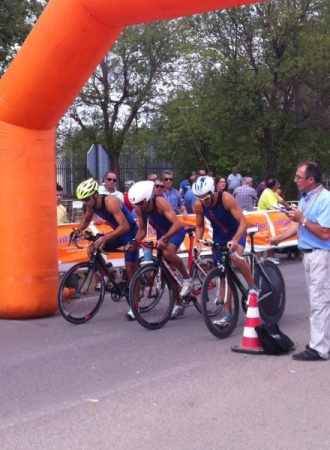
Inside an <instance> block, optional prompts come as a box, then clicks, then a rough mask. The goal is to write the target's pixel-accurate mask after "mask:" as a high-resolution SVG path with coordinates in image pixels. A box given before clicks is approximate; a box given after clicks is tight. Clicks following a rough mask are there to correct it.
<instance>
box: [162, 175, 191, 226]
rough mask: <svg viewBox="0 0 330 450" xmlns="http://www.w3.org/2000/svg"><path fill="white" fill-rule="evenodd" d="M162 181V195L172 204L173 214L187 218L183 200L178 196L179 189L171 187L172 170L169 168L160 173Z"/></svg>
mask: <svg viewBox="0 0 330 450" xmlns="http://www.w3.org/2000/svg"><path fill="white" fill-rule="evenodd" d="M162 177H163V182H164V186H165V187H164V190H163V197H164V198H166V200H167V201H168V202H169V204H170V205H171V206H172V209H173V211H174V212H175V214H179V213H180V212H181V214H182V215H183V217H184V218H185V219H188V213H187V209H186V207H185V205H184V200H183V198H182V197H181V196H180V194H179V191H178V190H177V189H175V188H174V187H173V172H172V171H171V170H164V171H163V173H162Z"/></svg>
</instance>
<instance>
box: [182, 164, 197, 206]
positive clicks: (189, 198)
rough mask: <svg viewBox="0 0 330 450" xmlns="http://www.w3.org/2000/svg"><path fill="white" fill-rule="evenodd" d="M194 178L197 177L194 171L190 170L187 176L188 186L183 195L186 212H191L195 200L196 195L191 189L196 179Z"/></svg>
mask: <svg viewBox="0 0 330 450" xmlns="http://www.w3.org/2000/svg"><path fill="white" fill-rule="evenodd" d="M196 178H197V175H196V172H191V173H190V176H189V178H188V183H189V186H188V189H187V192H186V193H185V195H184V197H183V199H184V204H185V206H186V209H187V213H188V214H192V213H193V212H194V211H193V205H194V203H195V201H196V195H195V194H194V192H193V190H192V185H193V183H194V181H195V180H196Z"/></svg>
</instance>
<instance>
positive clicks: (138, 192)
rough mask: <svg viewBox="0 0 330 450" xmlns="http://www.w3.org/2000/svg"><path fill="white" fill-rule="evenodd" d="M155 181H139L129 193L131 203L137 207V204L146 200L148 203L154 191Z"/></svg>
mask: <svg viewBox="0 0 330 450" xmlns="http://www.w3.org/2000/svg"><path fill="white" fill-rule="evenodd" d="M154 186H155V185H154V182H153V181H138V182H137V183H135V184H133V186H132V187H131V188H130V190H129V191H128V198H129V201H130V202H131V203H132V204H133V205H136V204H137V203H140V202H142V201H143V200H145V201H146V202H147V201H148V200H150V199H151V196H152V193H153V190H154Z"/></svg>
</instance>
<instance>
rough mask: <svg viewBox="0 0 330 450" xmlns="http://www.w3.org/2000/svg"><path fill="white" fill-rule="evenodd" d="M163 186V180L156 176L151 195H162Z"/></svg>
mask: <svg viewBox="0 0 330 450" xmlns="http://www.w3.org/2000/svg"><path fill="white" fill-rule="evenodd" d="M164 187H165V186H164V181H163V180H160V179H159V178H156V180H155V182H154V190H153V197H160V196H161V197H163V192H164Z"/></svg>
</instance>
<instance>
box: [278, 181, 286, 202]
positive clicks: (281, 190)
mask: <svg viewBox="0 0 330 450" xmlns="http://www.w3.org/2000/svg"><path fill="white" fill-rule="evenodd" d="M276 192H277V193H278V195H279V196H280V197H282V198H283V200H285V192H284V191H283V189H281V184H280V182H279V183H278V188H277V191H276Z"/></svg>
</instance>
